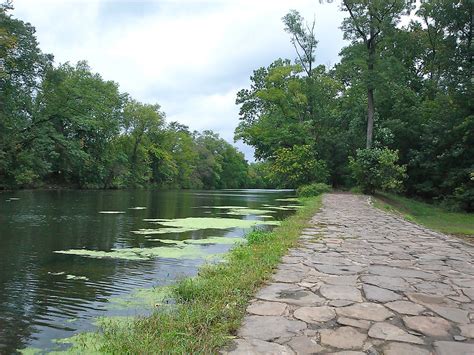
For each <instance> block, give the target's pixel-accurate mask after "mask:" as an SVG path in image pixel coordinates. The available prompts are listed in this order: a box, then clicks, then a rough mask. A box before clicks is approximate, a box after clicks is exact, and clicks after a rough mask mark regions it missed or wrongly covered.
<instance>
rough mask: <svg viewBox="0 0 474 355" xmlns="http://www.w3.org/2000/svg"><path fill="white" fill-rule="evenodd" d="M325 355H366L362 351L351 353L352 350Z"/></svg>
mask: <svg viewBox="0 0 474 355" xmlns="http://www.w3.org/2000/svg"><path fill="white" fill-rule="evenodd" d="M326 354H327V355H366V353H364V352H363V351H353V350H346V351H338V352H335V353H326Z"/></svg>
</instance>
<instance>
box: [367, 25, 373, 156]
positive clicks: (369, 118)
mask: <svg viewBox="0 0 474 355" xmlns="http://www.w3.org/2000/svg"><path fill="white" fill-rule="evenodd" d="M372 32H373V31H372V30H371V37H370V39H369V41H368V42H367V49H368V52H369V53H368V54H369V57H368V61H367V69H368V80H369V82H368V83H367V146H366V147H367V149H370V148H372V141H373V136H374V113H375V102H374V83H373V81H374V62H375V39H374V36H373V34H372Z"/></svg>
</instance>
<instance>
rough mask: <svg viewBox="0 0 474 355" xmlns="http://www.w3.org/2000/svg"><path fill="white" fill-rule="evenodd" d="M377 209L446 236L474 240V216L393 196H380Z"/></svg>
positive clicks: (375, 202)
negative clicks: (396, 214) (392, 213)
mask: <svg viewBox="0 0 474 355" xmlns="http://www.w3.org/2000/svg"><path fill="white" fill-rule="evenodd" d="M374 205H375V207H378V208H380V209H383V210H385V211H389V212H395V213H398V214H401V215H402V216H403V217H404V218H405V219H407V220H410V221H413V222H416V223H419V224H422V225H424V226H426V227H428V228H430V229H433V230H436V231H440V232H443V233H446V234H453V235H457V236H463V237H464V238H468V239H470V240H474V215H473V214H472V213H471V214H470V213H462V212H450V211H446V210H444V209H442V208H440V207H438V206H434V205H430V204H427V203H424V202H420V201H415V200H412V199H409V198H406V197H402V196H397V195H392V194H378V195H376V198H375V199H374Z"/></svg>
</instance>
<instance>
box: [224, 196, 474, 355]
mask: <svg viewBox="0 0 474 355" xmlns="http://www.w3.org/2000/svg"><path fill="white" fill-rule="evenodd" d="M323 201H324V202H323V207H322V209H321V211H320V212H319V213H317V214H316V215H315V216H314V217H313V219H312V221H311V222H312V226H311V227H310V228H307V229H305V230H304V231H303V233H302V235H301V244H300V246H299V247H298V248H295V249H292V250H291V251H290V253H289V254H288V255H287V256H285V257H284V258H283V262H282V264H281V265H280V266H279V268H278V269H277V271H276V273H275V274H274V276H273V279H272V281H271V283H269V284H268V285H267V286H265V287H264V288H262V289H261V290H260V292H259V293H258V294H257V295H256V298H255V299H254V300H252V302H251V304H250V305H249V307H248V309H247V313H248V314H247V315H246V317H245V319H244V322H243V325H242V327H241V329H240V330H239V332H238V338H237V339H235V340H234V341H233V344H232V345H231V346H229V347H228V348H226V350H225V351H224V353H229V354H254V353H265V354H295V353H296V354H312V353H313V354H314V353H316V354H340V355H359V354H361V355H362V354H370V355H377V354H386V355H405V354H406V355H428V354H439V355H458V354H463V355H467V354H470V355H472V354H474V247H473V246H471V245H468V244H466V243H464V242H462V241H460V240H457V239H455V238H452V237H449V236H446V235H443V234H440V233H437V232H433V231H431V230H428V229H425V228H423V227H420V226H418V225H415V224H412V223H409V222H407V221H405V220H403V219H401V218H399V217H396V216H393V215H390V214H387V213H385V212H382V211H380V210H378V209H376V208H374V207H372V206H371V205H370V203H369V201H368V198H367V197H366V196H360V195H350V194H327V195H325V196H324V199H323Z"/></svg>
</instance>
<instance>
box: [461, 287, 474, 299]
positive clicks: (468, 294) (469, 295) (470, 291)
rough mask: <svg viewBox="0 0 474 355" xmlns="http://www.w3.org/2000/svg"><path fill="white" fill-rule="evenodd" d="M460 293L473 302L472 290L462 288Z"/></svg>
mask: <svg viewBox="0 0 474 355" xmlns="http://www.w3.org/2000/svg"><path fill="white" fill-rule="evenodd" d="M462 292H463V293H464V294H465V295H466V296H467V297H469V298H470V299H471V300H473V301H474V288H472V287H471V288H462Z"/></svg>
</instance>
